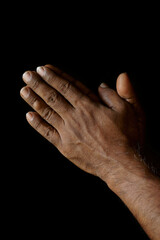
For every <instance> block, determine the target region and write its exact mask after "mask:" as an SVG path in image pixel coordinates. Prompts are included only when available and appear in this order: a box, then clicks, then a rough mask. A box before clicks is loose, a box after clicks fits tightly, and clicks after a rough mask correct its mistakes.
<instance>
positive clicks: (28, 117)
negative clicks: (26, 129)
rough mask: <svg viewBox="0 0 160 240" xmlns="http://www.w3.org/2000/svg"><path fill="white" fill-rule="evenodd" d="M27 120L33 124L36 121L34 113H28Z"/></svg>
mask: <svg viewBox="0 0 160 240" xmlns="http://www.w3.org/2000/svg"><path fill="white" fill-rule="evenodd" d="M26 119H27V121H28V122H32V121H33V119H34V113H33V112H28V113H26Z"/></svg>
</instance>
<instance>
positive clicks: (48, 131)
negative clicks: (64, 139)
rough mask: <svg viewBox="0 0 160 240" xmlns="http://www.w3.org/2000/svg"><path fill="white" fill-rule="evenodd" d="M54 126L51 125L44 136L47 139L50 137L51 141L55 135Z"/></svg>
mask: <svg viewBox="0 0 160 240" xmlns="http://www.w3.org/2000/svg"><path fill="white" fill-rule="evenodd" d="M53 131H54V130H53V128H52V127H51V126H48V127H47V129H46V131H45V133H44V137H45V138H46V139H48V140H49V141H51V139H52V136H53Z"/></svg>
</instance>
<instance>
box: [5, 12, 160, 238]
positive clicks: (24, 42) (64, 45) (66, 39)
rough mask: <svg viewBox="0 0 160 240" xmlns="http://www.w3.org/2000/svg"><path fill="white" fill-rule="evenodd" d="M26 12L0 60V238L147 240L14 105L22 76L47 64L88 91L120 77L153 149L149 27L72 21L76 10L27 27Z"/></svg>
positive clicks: (155, 121) (155, 126) (154, 78)
mask: <svg viewBox="0 0 160 240" xmlns="http://www.w3.org/2000/svg"><path fill="white" fill-rule="evenodd" d="M25 10H26V9H25ZM27 10H28V11H29V12H27ZM27 10H26V11H25V12H23V13H21V14H20V15H19V16H18V20H15V19H14V23H13V24H12V25H11V27H10V31H9V34H8V35H7V38H6V43H7V48H6V49H7V50H6V52H5V56H4V58H3V63H4V69H5V71H4V72H5V84H6V89H7V91H6V92H4V95H5V96H7V99H9V101H8V102H9V104H7V106H6V109H5V110H7V111H6V112H7V113H6V117H5V124H6V125H7V128H6V129H7V130H8V131H5V138H4V139H5V141H4V143H5V144H4V148H5V155H3V156H5V157H4V162H5V167H4V168H3V169H4V179H3V182H4V186H5V192H6V194H5V199H6V204H7V207H5V210H6V221H7V222H8V221H9V223H10V225H9V226H11V228H10V230H7V233H6V234H8V232H10V233H11V234H13V235H16V236H19V237H22V239H23V238H24V237H26V236H31V234H32V236H42V235H43V236H44V237H45V239H46V238H48V237H47V236H49V235H50V236H51V237H54V236H56V234H58V236H59V237H61V236H64V234H65V237H73V238H77V236H79V237H83V238H85V237H86V238H87V237H88V238H89V239H90V238H92V237H96V236H97V238H98V239H103V238H106V239H117V236H118V238H119V239H121V238H122V239H148V238H147V236H146V235H145V233H144V232H143V230H142V229H141V228H140V226H139V224H138V223H137V222H136V220H135V219H134V217H133V216H132V214H131V213H130V212H129V211H128V209H127V208H126V207H125V205H124V204H123V203H122V202H121V200H120V199H119V198H118V197H117V196H116V195H115V194H114V193H112V192H111V191H110V190H109V189H108V187H107V185H106V184H105V183H104V182H102V181H101V180H100V179H98V178H96V177H94V176H91V175H89V174H87V173H85V172H83V171H82V170H80V169H78V168H77V167H75V166H74V165H73V164H72V163H70V162H69V161H68V160H67V159H65V158H64V157H63V156H62V155H61V154H60V153H59V152H58V151H57V149H56V148H55V147H54V146H52V145H51V144H50V143H48V142H47V141H46V140H45V139H43V138H42V137H41V136H40V135H39V134H38V133H36V132H35V131H34V130H33V129H32V128H31V127H30V126H29V125H28V124H27V122H26V119H25V114H26V112H27V111H30V110H31V108H30V107H29V106H27V104H26V103H24V102H23V100H22V99H21V98H20V96H19V91H20V89H21V87H23V86H24V83H23V81H22V79H21V76H22V74H23V72H24V71H26V70H35V68H36V67H37V66H41V65H44V64H48V63H51V64H54V65H55V66H57V67H60V68H62V69H63V70H64V71H66V72H68V73H69V74H71V75H73V76H75V77H76V78H77V79H79V80H80V81H82V82H84V83H85V84H86V85H87V86H88V87H89V88H91V89H92V90H93V91H95V92H97V87H98V86H99V84H100V83H101V82H103V81H106V83H108V84H109V85H110V87H113V88H115V82H116V78H117V76H118V74H119V73H121V72H124V71H125V72H128V73H129V75H130V76H131V79H132V82H133V85H134V87H135V89H136V91H137V93H138V96H139V98H140V101H141V104H142V105H143V107H144V110H145V112H146V116H147V127H148V128H147V129H148V130H147V136H148V139H149V140H150V141H151V144H152V145H153V146H154V147H156V148H157V149H158V147H159V142H158V141H157V136H158V135H159V133H160V127H159V116H158V109H159V105H158V103H159V89H158V82H159V62H158V61H157V57H158V56H159V49H158V44H157V29H156V27H155V25H152V24H151V23H150V21H148V22H146V21H144V18H142V21H141V22H140V23H139V24H136V23H135V22H134V19H135V17H134V18H133V19H132V20H133V22H131V23H129V24H126V21H127V20H126V19H128V16H129V14H128V16H126V18H125V19H124V22H121V23H120V22H119V19H118V18H117V19H116V21H115V22H114V17H113V16H112V18H111V17H110V18H108V19H105V17H104V19H103V18H102V19H100V21H98V20H97V18H98V17H97V16H96V15H95V16H94V17H93V16H92V17H93V18H91V17H88V18H87V17H86V19H84V15H83V14H81V15H78V17H77V18H78V21H77V19H76V14H77V11H71V12H72V14H73V13H74V14H73V15H72V17H71V15H69V13H67V14H65V17H64V18H62V13H61V14H57V15H56V17H55V9H54V14H53V13H52V15H50V19H49V21H46V18H43V17H42V16H41V14H40V13H39V15H38V14H36V15H34V13H35V11H34V10H33V9H32V18H33V19H34V22H32V20H31V19H30V18H29V17H28V13H29V14H30V13H31V9H30V8H28V9H27ZM59 13H60V12H59ZM108 13H109V10H108V11H106V13H105V14H106V15H107V14H108ZM49 14H51V13H49ZM37 15H38V16H37ZM86 15H87V14H86ZM93 15H94V14H93ZM115 15H116V14H115ZM122 15H123V14H122ZM26 16H27V17H26ZM68 16H70V18H69V17H68ZM103 16H105V15H104V13H103V14H101V17H103ZM52 17H53V18H52ZM25 18H26V19H25ZM21 19H23V24H20V22H21ZM75 19H76V21H75ZM60 20H61V21H62V24H61V22H60ZM82 20H83V21H82ZM73 23H74V24H73ZM153 27H154V28H153ZM9 37H10V38H9ZM2 48H3V47H2ZM6 56H7V57H6ZM6 132H7V134H6ZM62 234H63V235H62Z"/></svg>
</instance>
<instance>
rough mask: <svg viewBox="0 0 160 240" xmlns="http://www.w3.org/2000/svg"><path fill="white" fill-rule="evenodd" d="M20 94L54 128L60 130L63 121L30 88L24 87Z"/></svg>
mask: <svg viewBox="0 0 160 240" xmlns="http://www.w3.org/2000/svg"><path fill="white" fill-rule="evenodd" d="M20 93H21V96H22V98H23V99H24V100H25V101H26V102H27V103H28V104H29V105H30V106H31V107H32V108H33V109H34V110H35V111H36V112H37V113H39V115H40V116H41V117H42V118H43V119H44V120H46V121H47V122H48V123H49V124H51V125H52V126H53V127H54V128H56V129H57V130H58V129H59V128H60V126H61V125H62V124H63V123H64V121H63V119H62V118H61V117H60V116H59V115H58V114H57V113H56V112H55V111H54V110H53V109H52V108H51V107H49V106H48V105H47V104H46V103H45V102H44V101H43V100H42V99H41V98H40V97H39V96H38V95H37V94H36V93H34V92H33V91H32V90H31V89H30V88H29V87H28V86H26V87H23V88H22V89H21V92H20Z"/></svg>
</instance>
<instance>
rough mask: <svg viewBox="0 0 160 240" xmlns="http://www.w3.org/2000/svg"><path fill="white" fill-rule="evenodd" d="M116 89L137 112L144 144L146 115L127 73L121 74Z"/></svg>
mask: <svg viewBox="0 0 160 240" xmlns="http://www.w3.org/2000/svg"><path fill="white" fill-rule="evenodd" d="M116 88H117V93H118V95H119V96H120V97H121V98H123V99H124V100H126V101H127V102H129V103H130V104H132V106H133V107H134V109H135V111H136V112H137V116H138V120H139V126H140V135H141V142H143V141H144V140H143V138H144V129H145V115H144V112H143V110H142V107H141V105H140V103H139V101H138V98H137V96H136V93H135V91H134V88H133V86H132V84H131V81H130V78H129V76H128V74H127V73H121V74H120V75H119V76H118V78H117V82H116Z"/></svg>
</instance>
